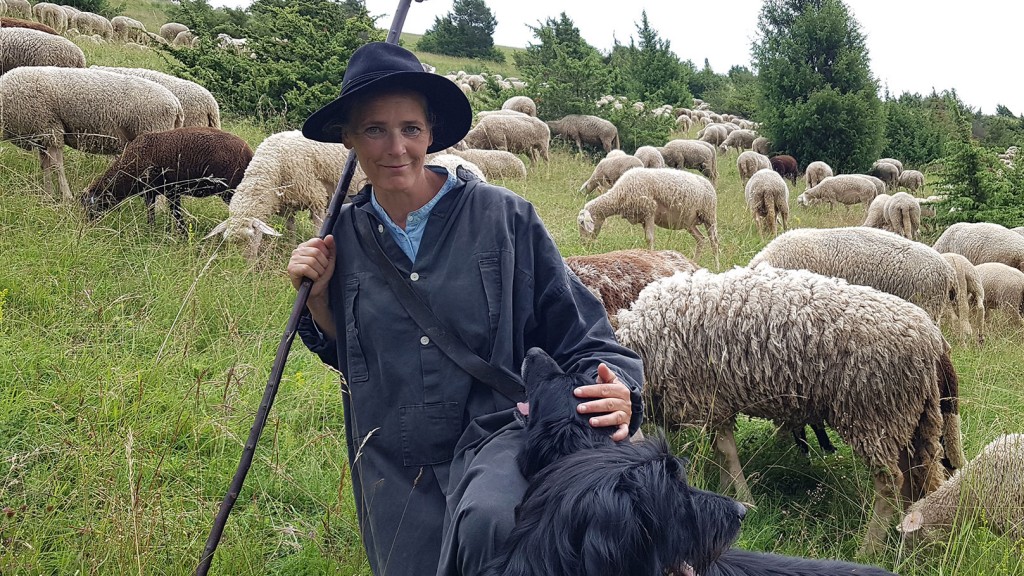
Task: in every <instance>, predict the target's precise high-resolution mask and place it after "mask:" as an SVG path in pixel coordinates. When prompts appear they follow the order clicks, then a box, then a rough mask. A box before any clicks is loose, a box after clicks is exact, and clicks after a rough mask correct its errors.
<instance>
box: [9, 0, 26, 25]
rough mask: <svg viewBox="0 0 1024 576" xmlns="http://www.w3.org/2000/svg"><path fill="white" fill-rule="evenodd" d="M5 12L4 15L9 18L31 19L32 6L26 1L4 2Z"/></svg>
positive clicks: (13, 0)
mask: <svg viewBox="0 0 1024 576" xmlns="http://www.w3.org/2000/svg"><path fill="white" fill-rule="evenodd" d="M4 4H6V6H7V10H6V12H5V13H4V15H5V16H7V17H9V18H21V19H23V20H27V19H29V18H31V17H32V5H31V4H29V2H28V0H4Z"/></svg>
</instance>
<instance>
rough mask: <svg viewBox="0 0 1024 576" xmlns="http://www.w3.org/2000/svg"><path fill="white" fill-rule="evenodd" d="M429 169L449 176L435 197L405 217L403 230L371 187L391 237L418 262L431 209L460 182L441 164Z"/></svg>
mask: <svg viewBox="0 0 1024 576" xmlns="http://www.w3.org/2000/svg"><path fill="white" fill-rule="evenodd" d="M427 169H428V170H432V171H434V172H435V173H437V174H441V175H443V176H447V179H446V180H445V182H444V185H443V186H441V189H440V190H438V191H437V194H434V197H433V198H431V199H430V202H427V203H426V204H424V205H423V206H421V207H420V208H418V209H416V210H413V211H412V212H409V215H408V216H406V218H405V229H404V230H403V229H402V228H401V227H400V226H399V225H398V224H395V223H394V221H393V220H391V217H390V216H388V213H387V212H385V211H384V208H383V207H382V206H381V205H380V204H379V203H378V202H377V193H376V192H374V191H373V187H372V186H371V188H370V192H371V193H370V205H371V206H373V209H374V211H375V212H377V217H378V218H380V219H381V221H382V222H384V225H385V226H387V228H388V230H390V231H391V237H392V238H394V239H395V242H396V243H398V247H399V248H401V249H402V252H405V255H406V256H408V257H409V260H410V261H411V262H416V254H417V253H419V249H420V242H422V241H423V232H424V231H425V230H426V229H427V220H428V219H429V218H430V211H431V210H433V209H434V206H435V205H436V204H437V202H438V201H439V200H441V197H442V196H444V195H445V194H447V193H448V191H449V190H451V189H452V188H454V187H455V185H456V184H457V183H458V178H457V177H456V176H455V173H454V172H449V171H448V170H446V169H445V168H442V167H440V166H427Z"/></svg>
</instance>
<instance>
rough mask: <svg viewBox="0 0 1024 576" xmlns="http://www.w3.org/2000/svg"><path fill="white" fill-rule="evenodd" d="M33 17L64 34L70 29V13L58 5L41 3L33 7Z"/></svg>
mask: <svg viewBox="0 0 1024 576" xmlns="http://www.w3.org/2000/svg"><path fill="white" fill-rule="evenodd" d="M32 16H33V17H34V18H35V19H36V20H37V21H38V22H41V23H43V24H46V25H47V26H49V27H50V28H53V29H54V30H56V31H57V33H58V34H63V33H64V31H65V30H67V29H68V13H67V12H65V11H64V10H63V9H62V8H61V7H60V6H59V5H58V4H53V3H51V2H39V3H37V4H35V5H33V6H32Z"/></svg>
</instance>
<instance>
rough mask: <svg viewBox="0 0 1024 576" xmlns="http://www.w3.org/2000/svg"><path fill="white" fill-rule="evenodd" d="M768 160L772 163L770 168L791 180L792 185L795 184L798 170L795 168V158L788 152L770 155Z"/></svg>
mask: <svg viewBox="0 0 1024 576" xmlns="http://www.w3.org/2000/svg"><path fill="white" fill-rule="evenodd" d="M768 161H769V162H771V163H772V170H775V171H776V172H778V173H779V176H782V177H783V178H788V179H789V180H791V181H792V182H793V186H796V177H797V176H798V175H799V172H800V170H799V169H798V168H797V163H796V158H793V157H792V156H790V155H788V154H780V155H778V156H772V157H771V158H769V159H768Z"/></svg>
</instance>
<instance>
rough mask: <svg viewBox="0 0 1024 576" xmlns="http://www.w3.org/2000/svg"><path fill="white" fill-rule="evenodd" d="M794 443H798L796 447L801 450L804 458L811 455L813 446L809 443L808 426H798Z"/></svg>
mask: <svg viewBox="0 0 1024 576" xmlns="http://www.w3.org/2000/svg"><path fill="white" fill-rule="evenodd" d="M792 433H793V441H794V442H796V447H797V448H799V449H800V453H801V454H803V455H804V456H810V455H811V445H810V444H808V443H807V429H806V426H798V427H796V428H794V429H793V432H792Z"/></svg>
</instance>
